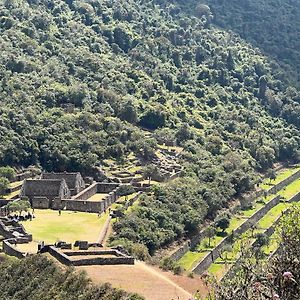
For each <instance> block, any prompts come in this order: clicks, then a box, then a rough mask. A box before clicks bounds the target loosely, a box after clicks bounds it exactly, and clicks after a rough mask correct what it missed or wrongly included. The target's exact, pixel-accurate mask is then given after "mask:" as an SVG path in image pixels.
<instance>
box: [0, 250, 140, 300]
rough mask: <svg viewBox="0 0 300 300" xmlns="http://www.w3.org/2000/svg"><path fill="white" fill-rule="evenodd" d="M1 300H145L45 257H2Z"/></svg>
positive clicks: (0, 268)
mask: <svg viewBox="0 0 300 300" xmlns="http://www.w3.org/2000/svg"><path fill="white" fill-rule="evenodd" d="M0 277H1V282H0V288H1V299H5V300H23V299H28V300H31V299H32V300H36V299H43V300H48V299H49V300H50V299H65V300H79V299H82V300H86V299H89V300H96V299H97V300H102V299H103V300H125V299H126V300H138V299H139V300H141V299H143V298H142V297H140V296H137V295H133V294H128V293H126V292H124V291H121V290H117V289H114V288H112V287H111V286H110V285H109V284H103V285H102V286H95V285H93V284H91V282H90V280H89V279H88V278H87V277H86V275H85V274H84V273H83V272H82V273H76V272H75V271H74V270H72V269H68V270H66V271H62V270H60V269H59V268H58V267H57V266H56V265H55V264H54V262H52V261H50V260H49V259H47V258H45V257H44V256H41V255H34V256H31V257H28V258H26V259H23V260H15V259H14V260H11V259H9V260H8V259H6V258H5V259H4V260H3V258H2V257H1V262H0Z"/></svg>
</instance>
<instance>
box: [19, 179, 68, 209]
mask: <svg viewBox="0 0 300 300" xmlns="http://www.w3.org/2000/svg"><path fill="white" fill-rule="evenodd" d="M20 196H21V198H24V197H28V198H29V200H30V202H31V204H32V207H34V208H50V207H52V204H53V202H54V201H61V199H68V198H70V196H71V193H70V189H69V188H68V185H67V183H66V181H65V180H64V179H63V178H62V179H26V180H25V181H24V183H23V186H22V189H21V193H20Z"/></svg>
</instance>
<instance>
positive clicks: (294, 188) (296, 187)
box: [278, 178, 300, 200]
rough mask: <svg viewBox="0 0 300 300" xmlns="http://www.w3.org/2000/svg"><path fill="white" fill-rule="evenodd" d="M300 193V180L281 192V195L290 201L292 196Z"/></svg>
mask: <svg viewBox="0 0 300 300" xmlns="http://www.w3.org/2000/svg"><path fill="white" fill-rule="evenodd" d="M298 192H300V178H299V179H297V180H295V181H294V182H292V183H291V184H289V185H288V186H287V187H286V188H284V189H282V190H281V191H279V193H278V194H279V195H281V196H282V197H284V198H285V199H286V200H289V199H290V198H291V197H292V196H294V195H295V194H297V193H298Z"/></svg>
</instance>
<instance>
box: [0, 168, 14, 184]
mask: <svg viewBox="0 0 300 300" xmlns="http://www.w3.org/2000/svg"><path fill="white" fill-rule="evenodd" d="M15 175H16V172H15V170H14V169H13V168H11V167H0V177H5V178H7V179H8V180H9V181H12V180H13V179H14V177H15Z"/></svg>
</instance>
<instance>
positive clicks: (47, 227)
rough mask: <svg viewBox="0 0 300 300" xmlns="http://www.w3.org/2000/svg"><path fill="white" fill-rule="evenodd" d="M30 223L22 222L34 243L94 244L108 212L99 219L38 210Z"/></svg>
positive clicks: (92, 215) (90, 214)
mask: <svg viewBox="0 0 300 300" xmlns="http://www.w3.org/2000/svg"><path fill="white" fill-rule="evenodd" d="M34 216H35V218H34V219H33V220H32V221H25V222H22V224H23V226H24V227H25V229H26V231H27V232H30V233H31V234H32V235H33V240H34V241H44V242H45V243H49V244H51V243H55V242H57V241H65V242H68V243H74V241H76V240H85V241H88V242H96V241H97V240H98V238H99V235H100V232H101V230H102V227H103V225H104V224H105V221H106V220H107V218H108V212H106V213H105V214H102V215H101V216H100V217H99V216H98V215H97V214H94V213H84V212H72V211H64V210H63V211H61V215H59V212H58V211H54V210H49V209H47V210H39V209H35V211H34Z"/></svg>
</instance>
